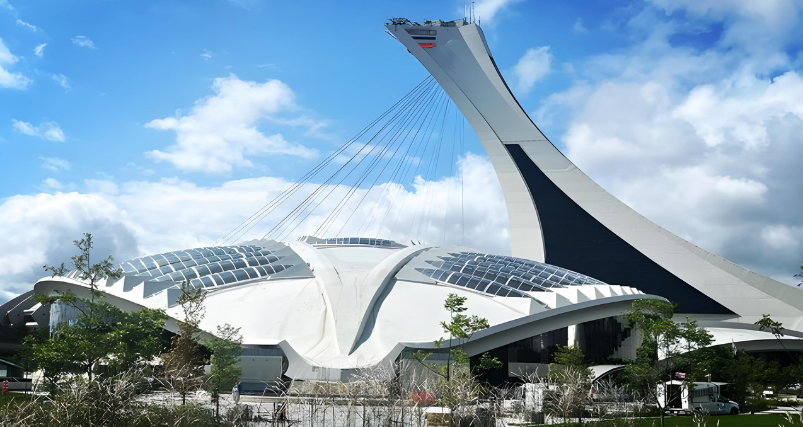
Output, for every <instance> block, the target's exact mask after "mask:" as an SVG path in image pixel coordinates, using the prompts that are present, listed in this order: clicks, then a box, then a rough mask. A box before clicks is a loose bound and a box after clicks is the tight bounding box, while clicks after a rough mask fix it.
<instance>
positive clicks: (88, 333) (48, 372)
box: [26, 292, 167, 383]
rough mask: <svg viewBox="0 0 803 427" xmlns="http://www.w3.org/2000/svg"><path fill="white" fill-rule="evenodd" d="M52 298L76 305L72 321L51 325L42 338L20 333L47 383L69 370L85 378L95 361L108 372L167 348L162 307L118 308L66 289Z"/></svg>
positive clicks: (91, 374)
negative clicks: (130, 309) (55, 297)
mask: <svg viewBox="0 0 803 427" xmlns="http://www.w3.org/2000/svg"><path fill="white" fill-rule="evenodd" d="M58 298H59V301H60V302H62V303H64V304H66V305H68V306H72V307H77V308H78V309H79V311H78V314H77V316H76V319H75V323H73V324H68V323H62V324H59V325H57V326H55V328H54V330H53V331H52V333H51V336H50V337H49V338H48V339H46V340H44V341H36V338H34V337H28V338H26V343H30V348H31V358H32V361H33V363H35V364H36V365H37V366H38V367H39V368H40V369H42V370H43V372H44V375H45V377H46V378H47V379H48V380H49V381H50V382H51V383H55V382H57V381H58V380H59V378H60V377H61V376H63V375H64V374H66V373H70V372H80V373H85V374H87V377H88V378H89V380H90V381H91V380H92V379H93V377H94V376H95V375H96V373H97V370H98V368H99V366H100V365H101V364H104V365H106V367H107V369H108V370H109V371H111V373H116V372H120V371H125V370H127V369H130V368H132V367H134V366H137V365H142V364H144V363H145V362H149V361H151V360H153V359H154V358H156V356H158V355H160V354H161V353H162V352H163V351H164V349H165V348H166V347H167V340H166V338H165V336H164V329H163V328H164V323H165V320H167V315H166V314H165V313H164V311H163V310H156V309H150V308H143V309H141V310H140V311H137V312H123V311H122V310H120V309H119V308H117V307H115V306H114V305H112V304H110V303H108V302H106V301H103V300H96V301H95V302H92V301H90V300H88V299H82V298H78V297H76V296H75V294H72V293H70V292H65V293H63V294H61V295H59V296H58ZM90 313H91V314H90Z"/></svg>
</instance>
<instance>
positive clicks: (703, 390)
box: [659, 381, 739, 415]
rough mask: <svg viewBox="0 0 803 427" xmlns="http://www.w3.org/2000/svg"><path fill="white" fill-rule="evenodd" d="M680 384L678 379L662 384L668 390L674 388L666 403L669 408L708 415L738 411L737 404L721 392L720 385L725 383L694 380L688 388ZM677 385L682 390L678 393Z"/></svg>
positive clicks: (736, 412) (735, 412)
mask: <svg viewBox="0 0 803 427" xmlns="http://www.w3.org/2000/svg"><path fill="white" fill-rule="evenodd" d="M681 384H682V383H680V382H679V381H672V382H668V383H666V384H665V385H664V386H665V387H666V388H667V389H669V390H672V389H674V390H676V391H675V392H672V393H670V394H671V395H673V396H674V398H673V399H672V401H671V402H669V405H668V406H669V408H670V410H676V411H683V412H685V411H693V412H699V413H706V414H710V415H728V414H730V415H736V414H738V413H739V404H738V403H736V402H734V401H732V400H730V399H728V398H727V397H725V396H722V394H721V391H722V386H724V385H726V384H727V383H714V382H695V383H691V387H690V388H687V387H686V385H685V384H684V385H681ZM679 387H683V390H679V391H680V393H679V394H678V393H677V391H678V388H679ZM659 391H660V390H659Z"/></svg>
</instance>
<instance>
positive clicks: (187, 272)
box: [181, 269, 198, 280]
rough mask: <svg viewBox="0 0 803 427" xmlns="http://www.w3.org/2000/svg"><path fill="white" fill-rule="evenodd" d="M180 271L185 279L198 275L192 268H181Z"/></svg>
mask: <svg viewBox="0 0 803 427" xmlns="http://www.w3.org/2000/svg"><path fill="white" fill-rule="evenodd" d="M181 273H182V274H183V275H184V278H185V279H187V280H190V279H194V278H196V277H198V275H197V274H196V273H195V272H194V271H192V269H188V270H181Z"/></svg>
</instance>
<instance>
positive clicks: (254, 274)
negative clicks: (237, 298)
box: [243, 267, 259, 279]
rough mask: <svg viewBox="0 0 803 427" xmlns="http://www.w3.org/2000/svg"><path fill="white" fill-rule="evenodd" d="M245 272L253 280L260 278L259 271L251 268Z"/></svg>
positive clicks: (245, 269)
mask: <svg viewBox="0 0 803 427" xmlns="http://www.w3.org/2000/svg"><path fill="white" fill-rule="evenodd" d="M243 270H244V271H245V272H246V273H248V277H250V278H252V279H256V278H257V277H259V273H257V271H256V270H255V269H253V268H251V267H248V268H244V269H243Z"/></svg>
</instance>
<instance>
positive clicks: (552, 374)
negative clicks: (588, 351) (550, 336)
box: [544, 345, 593, 422]
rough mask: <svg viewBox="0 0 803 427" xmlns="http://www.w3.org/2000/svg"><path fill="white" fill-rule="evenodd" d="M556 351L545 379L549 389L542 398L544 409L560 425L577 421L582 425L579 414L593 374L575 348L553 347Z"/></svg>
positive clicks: (585, 401)
mask: <svg viewBox="0 0 803 427" xmlns="http://www.w3.org/2000/svg"><path fill="white" fill-rule="evenodd" d="M556 348H557V351H556V352H555V354H554V355H553V357H552V360H553V362H554V363H551V364H550V365H549V374H548V376H547V379H548V381H549V383H550V384H551V385H552V386H553V387H550V391H549V392H548V393H546V394H545V395H544V410H545V412H546V413H547V414H550V415H551V416H553V417H555V418H560V419H562V420H563V422H568V421H569V420H570V419H571V418H577V419H578V420H580V422H582V417H583V411H584V409H585V405H586V403H587V401H588V396H589V395H590V392H591V380H592V379H593V372H592V371H591V369H589V367H588V363H587V362H586V357H585V354H583V351H582V350H581V349H580V348H579V347H575V346H568V345H567V346H562V345H556Z"/></svg>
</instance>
